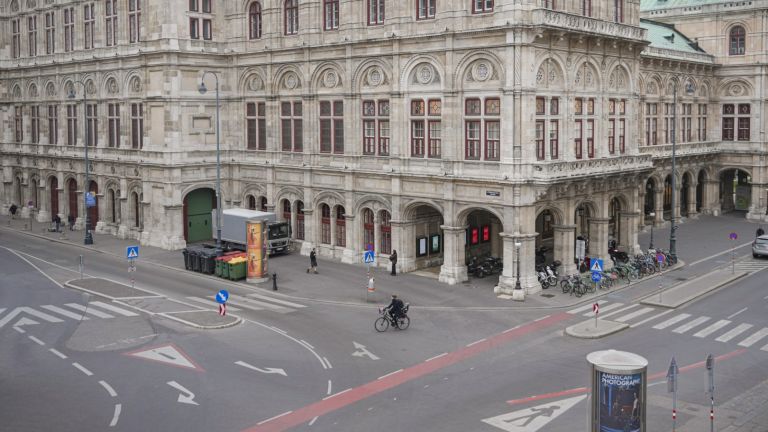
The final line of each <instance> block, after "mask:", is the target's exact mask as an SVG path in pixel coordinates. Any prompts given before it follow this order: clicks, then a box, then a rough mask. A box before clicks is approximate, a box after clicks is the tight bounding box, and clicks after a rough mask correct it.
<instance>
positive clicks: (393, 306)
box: [384, 294, 405, 324]
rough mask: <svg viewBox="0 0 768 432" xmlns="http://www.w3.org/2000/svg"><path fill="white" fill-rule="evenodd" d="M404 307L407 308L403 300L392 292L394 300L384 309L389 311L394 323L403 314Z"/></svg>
mask: <svg viewBox="0 0 768 432" xmlns="http://www.w3.org/2000/svg"><path fill="white" fill-rule="evenodd" d="M403 308H405V304H404V303H403V301H402V300H400V299H399V298H397V294H392V301H391V302H389V305H388V306H387V307H385V308H384V310H385V311H387V314H388V315H389V320H390V321H391V322H392V323H393V324H394V323H395V320H397V319H398V318H400V317H401V316H403Z"/></svg>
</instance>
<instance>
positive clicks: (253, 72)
mask: <svg viewBox="0 0 768 432" xmlns="http://www.w3.org/2000/svg"><path fill="white" fill-rule="evenodd" d="M250 3H252V2H251V1H249V2H248V4H250ZM237 88H239V89H240V93H241V94H248V93H264V92H265V90H266V88H267V81H266V79H264V73H263V71H262V70H261V69H260V68H255V67H254V68H248V69H246V70H245V71H243V73H242V74H241V75H240V80H239V82H238V84H237Z"/></svg>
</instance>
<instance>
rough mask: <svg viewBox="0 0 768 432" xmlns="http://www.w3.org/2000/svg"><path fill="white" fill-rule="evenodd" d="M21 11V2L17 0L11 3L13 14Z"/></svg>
mask: <svg viewBox="0 0 768 432" xmlns="http://www.w3.org/2000/svg"><path fill="white" fill-rule="evenodd" d="M18 11H19V2H18V1H16V0H13V1H12V2H11V12H18Z"/></svg>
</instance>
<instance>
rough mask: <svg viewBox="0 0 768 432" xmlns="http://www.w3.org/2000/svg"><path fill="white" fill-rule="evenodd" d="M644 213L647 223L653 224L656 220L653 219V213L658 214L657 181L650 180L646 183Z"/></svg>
mask: <svg viewBox="0 0 768 432" xmlns="http://www.w3.org/2000/svg"><path fill="white" fill-rule="evenodd" d="M643 212H644V214H645V220H646V221H647V223H651V224H652V223H653V220H654V218H653V217H651V213H655V212H656V180H654V179H652V178H649V179H648V181H647V182H645V202H644V205H643Z"/></svg>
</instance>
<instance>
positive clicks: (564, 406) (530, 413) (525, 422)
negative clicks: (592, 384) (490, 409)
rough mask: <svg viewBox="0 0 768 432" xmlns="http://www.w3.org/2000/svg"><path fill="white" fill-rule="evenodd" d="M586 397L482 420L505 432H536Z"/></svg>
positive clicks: (546, 404) (582, 396)
mask: <svg viewBox="0 0 768 432" xmlns="http://www.w3.org/2000/svg"><path fill="white" fill-rule="evenodd" d="M586 397H587V395H581V396H576V397H572V398H568V399H562V400H559V401H554V402H549V403H545V404H542V405H538V406H535V407H531V408H526V409H524V410H519V411H514V412H511V413H508V414H502V415H500V416H496V417H490V418H487V419H483V422H484V423H488V424H489V425H491V426H496V427H497V428H499V429H502V430H505V431H507V432H536V431H538V430H539V429H541V428H542V427H544V426H545V425H546V424H547V423H549V422H551V421H552V420H554V419H556V418H557V417H559V416H560V414H562V413H564V412H566V411H568V410H569V409H570V408H572V407H573V406H574V405H576V404H577V403H579V402H581V401H582V400H584V399H586Z"/></svg>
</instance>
